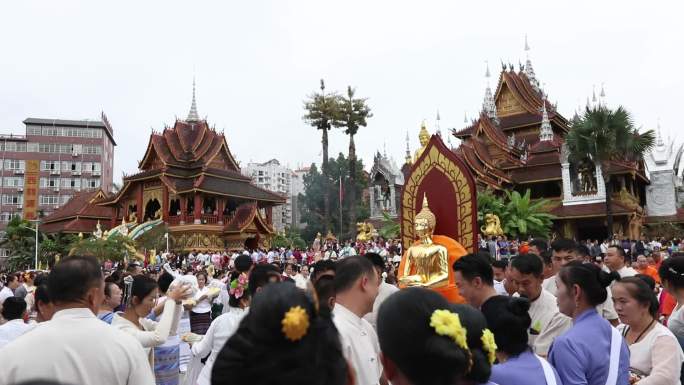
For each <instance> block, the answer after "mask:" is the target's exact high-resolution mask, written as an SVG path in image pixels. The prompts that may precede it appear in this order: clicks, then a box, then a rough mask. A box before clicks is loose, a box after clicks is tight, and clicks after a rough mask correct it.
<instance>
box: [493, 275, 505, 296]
mask: <svg viewBox="0 0 684 385" xmlns="http://www.w3.org/2000/svg"><path fill="white" fill-rule="evenodd" d="M494 290H495V291H496V294H498V295H505V296H507V297H508V292H507V291H506V287H505V286H504V283H503V281H501V282H499V281H497V280H496V279H495V280H494Z"/></svg>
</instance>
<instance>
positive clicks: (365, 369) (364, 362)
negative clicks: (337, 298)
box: [333, 303, 382, 385]
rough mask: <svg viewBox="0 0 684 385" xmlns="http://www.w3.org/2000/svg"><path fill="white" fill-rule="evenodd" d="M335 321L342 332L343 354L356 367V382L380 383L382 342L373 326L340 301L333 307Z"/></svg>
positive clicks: (364, 384) (374, 384) (367, 384)
mask: <svg viewBox="0 0 684 385" xmlns="http://www.w3.org/2000/svg"><path fill="white" fill-rule="evenodd" d="M333 322H334V323H335V327H337V331H338V332H339V333H340V342H341V344H342V354H343V355H344V358H346V359H347V361H349V362H350V363H351V366H352V367H353V368H354V373H355V378H356V382H357V383H358V384H363V385H378V384H379V383H380V376H381V375H382V364H381V363H380V359H379V357H378V354H379V353H380V344H379V343H378V336H377V334H375V330H373V326H371V324H370V323H368V321H366V320H364V319H363V318H359V317H358V316H357V315H356V314H354V313H352V312H351V311H350V310H349V309H347V308H345V307H344V306H342V305H340V304H339V303H338V304H335V307H334V308H333Z"/></svg>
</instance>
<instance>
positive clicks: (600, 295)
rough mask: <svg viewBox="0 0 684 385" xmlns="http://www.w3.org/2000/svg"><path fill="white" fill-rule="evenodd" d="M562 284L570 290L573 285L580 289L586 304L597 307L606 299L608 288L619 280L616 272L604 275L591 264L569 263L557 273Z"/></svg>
mask: <svg viewBox="0 0 684 385" xmlns="http://www.w3.org/2000/svg"><path fill="white" fill-rule="evenodd" d="M558 276H559V277H560V279H561V281H562V282H563V284H564V285H565V286H566V287H568V288H572V287H573V286H574V285H577V286H579V287H580V288H582V291H583V292H584V296H585V299H586V300H587V303H588V304H589V305H591V306H597V305H600V304H602V303H604V302H605V301H606V299H607V298H608V292H607V291H606V287H608V286H609V285H610V284H611V282H613V281H614V280H619V279H620V275H619V274H618V273H617V272H611V273H606V272H605V271H603V270H601V268H600V267H598V266H596V265H594V264H593V263H582V262H580V261H571V262H569V263H567V264H565V266H563V267H562V268H561V269H560V271H559V272H558Z"/></svg>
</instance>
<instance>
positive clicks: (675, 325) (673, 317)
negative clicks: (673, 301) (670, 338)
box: [667, 304, 684, 338]
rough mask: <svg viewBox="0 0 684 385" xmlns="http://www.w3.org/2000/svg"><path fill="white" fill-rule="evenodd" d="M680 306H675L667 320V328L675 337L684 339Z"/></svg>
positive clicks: (682, 316)
mask: <svg viewBox="0 0 684 385" xmlns="http://www.w3.org/2000/svg"><path fill="white" fill-rule="evenodd" d="M682 308H683V307H682V304H677V307H675V309H674V311H672V314H670V318H668V319H667V328H668V329H670V331H671V332H672V334H674V335H675V336H676V337H680V338H684V311H682Z"/></svg>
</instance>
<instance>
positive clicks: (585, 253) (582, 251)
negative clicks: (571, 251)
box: [577, 245, 591, 257]
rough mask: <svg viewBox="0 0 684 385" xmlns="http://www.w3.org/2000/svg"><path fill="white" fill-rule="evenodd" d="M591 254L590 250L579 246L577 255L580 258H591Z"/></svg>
mask: <svg viewBox="0 0 684 385" xmlns="http://www.w3.org/2000/svg"><path fill="white" fill-rule="evenodd" d="M590 254H591V253H589V248H588V247H587V246H585V245H579V246H577V255H578V256H580V257H586V256H589V255H590Z"/></svg>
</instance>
